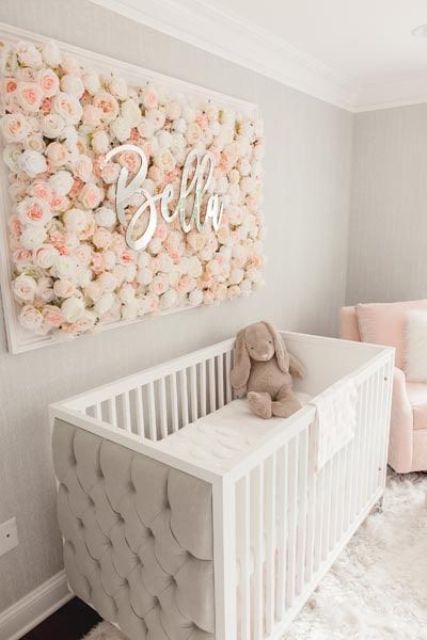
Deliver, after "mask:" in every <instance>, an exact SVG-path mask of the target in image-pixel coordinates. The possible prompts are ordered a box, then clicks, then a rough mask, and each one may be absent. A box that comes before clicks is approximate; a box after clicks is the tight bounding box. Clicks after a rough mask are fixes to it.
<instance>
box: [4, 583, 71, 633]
mask: <svg viewBox="0 0 427 640" xmlns="http://www.w3.org/2000/svg"><path fill="white" fill-rule="evenodd" d="M72 597H73V595H72V594H71V593H70V591H69V589H68V586H67V579H66V577H65V573H64V571H60V572H59V573H57V574H56V575H55V576H53V577H52V578H49V580H47V581H46V582H44V583H43V584H41V585H40V586H39V587H37V588H36V589H34V591H31V593H28V594H27V595H26V596H24V597H23V598H22V599H21V600H18V602H15V604H13V605H12V606H11V607H9V608H8V609H6V610H5V611H3V612H2V613H0V640H18V639H19V638H21V637H22V636H23V635H24V634H25V633H27V632H28V631H30V629H33V628H34V627H35V626H37V625H38V624H39V623H40V622H42V621H43V620H45V619H46V618H47V617H49V616H50V615H51V614H52V613H54V612H55V611H57V609H59V608H60V607H62V606H63V605H64V604H65V603H66V602H68V601H69V600H71V598H72Z"/></svg>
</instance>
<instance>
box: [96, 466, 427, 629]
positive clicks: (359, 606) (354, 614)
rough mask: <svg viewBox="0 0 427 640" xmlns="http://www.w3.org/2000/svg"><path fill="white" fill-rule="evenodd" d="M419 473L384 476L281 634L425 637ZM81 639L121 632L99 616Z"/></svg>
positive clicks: (426, 570) (424, 515)
mask: <svg viewBox="0 0 427 640" xmlns="http://www.w3.org/2000/svg"><path fill="white" fill-rule="evenodd" d="M426 496H427V475H426V474H417V475H415V474H413V475H411V476H401V477H399V476H396V475H394V476H391V477H390V478H389V482H388V486H387V489H386V491H385V495H384V503H383V511H382V512H381V513H372V514H371V515H370V516H369V518H367V520H366V521H365V523H364V524H363V525H362V527H361V528H360V529H359V531H358V532H357V533H356V535H355V536H354V537H353V539H352V540H351V542H350V543H349V545H348V546H347V548H346V549H345V550H344V551H343V552H342V553H341V555H340V557H339V558H338V560H337V561H336V563H335V564H334V566H333V567H332V569H331V571H330V572H329V573H328V575H327V576H326V577H325V578H324V579H323V580H322V582H321V583H320V585H319V587H318V588H317V590H316V591H315V592H314V594H313V596H312V597H311V598H310V600H309V601H308V603H307V604H306V606H305V607H304V609H303V610H302V611H301V613H300V615H299V616H298V618H297V619H296V620H295V621H294V623H293V624H292V626H291V627H290V628H289V630H288V631H287V632H286V633H285V635H284V640H349V639H350V638H351V640H426V639H427V498H426ZM84 640H126V638H125V637H124V636H123V634H121V633H120V632H119V631H118V630H117V629H116V628H115V627H113V626H112V625H110V624H108V623H106V622H103V623H102V624H100V625H98V626H97V627H96V628H95V629H93V630H92V631H91V633H90V634H89V635H88V636H86V638H85V639H84Z"/></svg>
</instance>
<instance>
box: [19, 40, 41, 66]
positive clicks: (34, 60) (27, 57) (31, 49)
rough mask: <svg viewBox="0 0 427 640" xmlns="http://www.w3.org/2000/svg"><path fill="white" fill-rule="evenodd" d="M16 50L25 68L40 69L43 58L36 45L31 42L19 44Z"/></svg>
mask: <svg viewBox="0 0 427 640" xmlns="http://www.w3.org/2000/svg"><path fill="white" fill-rule="evenodd" d="M15 49H16V53H17V56H18V60H19V62H20V63H21V64H22V65H23V66H24V67H33V68H35V69H38V68H39V67H41V66H42V62H43V61H42V57H41V54H40V51H39V50H38V49H37V47H36V46H35V45H33V44H30V43H29V42H18V44H17V45H16V48H15Z"/></svg>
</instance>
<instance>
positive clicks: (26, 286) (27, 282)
mask: <svg viewBox="0 0 427 640" xmlns="http://www.w3.org/2000/svg"><path fill="white" fill-rule="evenodd" d="M36 291H37V282H36V281H35V280H34V278H32V277H31V276H27V275H25V274H21V275H20V276H18V277H17V278H16V279H15V280H14V283H13V294H14V296H15V298H16V300H19V301H20V302H33V300H34V297H35V295H36Z"/></svg>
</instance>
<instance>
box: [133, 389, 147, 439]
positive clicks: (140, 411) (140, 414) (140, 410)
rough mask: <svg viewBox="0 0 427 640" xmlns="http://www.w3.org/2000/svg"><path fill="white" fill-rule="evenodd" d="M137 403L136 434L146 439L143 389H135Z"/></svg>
mask: <svg viewBox="0 0 427 640" xmlns="http://www.w3.org/2000/svg"><path fill="white" fill-rule="evenodd" d="M135 403H136V432H137V434H138V435H139V436H141V437H142V439H144V436H145V430H144V407H143V404H142V387H136V389H135Z"/></svg>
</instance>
